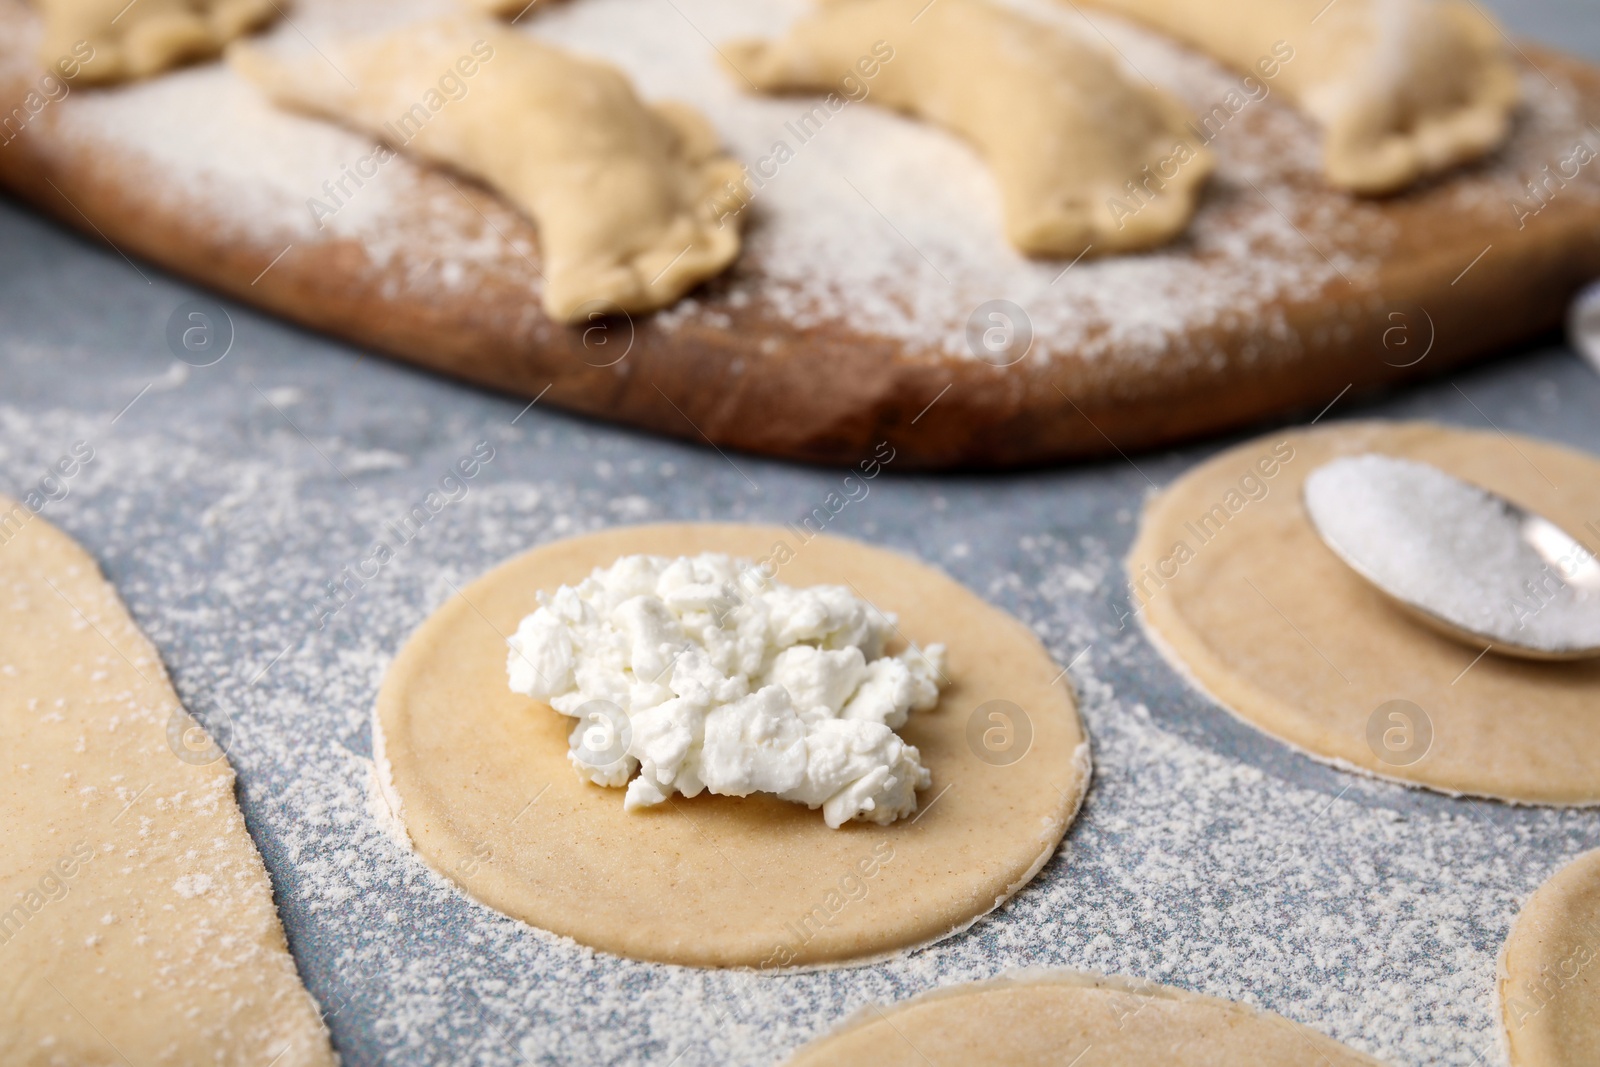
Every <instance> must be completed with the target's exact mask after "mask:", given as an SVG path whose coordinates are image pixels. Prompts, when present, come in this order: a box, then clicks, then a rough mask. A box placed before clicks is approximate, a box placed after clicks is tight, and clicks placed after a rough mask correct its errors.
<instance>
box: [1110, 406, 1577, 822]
mask: <svg viewBox="0 0 1600 1067" xmlns="http://www.w3.org/2000/svg"><path fill="white" fill-rule="evenodd" d="M1280 442H1287V444H1286V445H1285V444H1281V443H1280ZM1274 448H1277V449H1278V455H1277V459H1278V460H1282V457H1283V452H1284V450H1285V449H1288V450H1292V456H1291V457H1290V458H1288V459H1287V460H1282V462H1278V463H1277V464H1276V466H1275V467H1273V465H1272V464H1270V463H1268V462H1267V461H1268V458H1269V457H1272V456H1273V450H1274ZM1361 452H1380V453H1384V454H1386V455H1392V456H1399V457H1402V458H1410V459H1418V460H1422V461H1424V462H1427V463H1432V464H1434V465H1435V466H1437V467H1439V468H1441V469H1442V470H1444V471H1446V472H1448V473H1450V474H1454V475H1456V476H1457V477H1459V478H1463V479H1466V480H1467V481H1471V482H1475V483H1477V484H1479V485H1482V486H1484V487H1485V488H1488V489H1491V490H1493V491H1495V492H1498V493H1500V494H1502V495H1503V496H1506V497H1507V498H1509V499H1511V500H1513V501H1515V502H1517V503H1519V504H1522V505H1524V506H1525V507H1530V508H1532V509H1533V510H1535V511H1538V512H1540V513H1542V514H1543V515H1545V516H1546V517H1548V518H1549V519H1550V520H1551V521H1553V522H1555V523H1557V524H1559V525H1560V526H1562V527H1563V528H1564V529H1565V530H1566V531H1567V532H1568V533H1569V534H1572V535H1573V536H1575V537H1578V538H1579V539H1580V540H1583V541H1585V542H1586V543H1587V544H1588V545H1589V547H1590V548H1591V549H1593V548H1595V547H1596V546H1597V537H1600V533H1597V531H1596V529H1595V527H1594V526H1586V525H1585V524H1586V523H1590V522H1592V521H1593V520H1596V519H1600V498H1597V496H1596V486H1600V462H1597V461H1596V460H1595V459H1594V458H1593V457H1590V456H1586V455H1583V454H1581V453H1577V452H1573V451H1570V450H1568V449H1565V448H1560V447H1557V446H1555V445H1551V444H1546V443H1543V442H1540V441H1534V440H1530V439H1528V438H1524V437H1503V436H1501V435H1500V434H1498V433H1495V432H1492V431H1488V432H1482V433H1479V432H1472V431H1466V430H1458V429H1453V428H1449V427H1444V426H1437V425H1433V424H1430V423H1378V422H1373V423H1342V424H1336V425H1334V426H1329V427H1324V428H1321V429H1315V430H1290V431H1284V432H1283V433H1278V434H1271V435H1269V436H1267V437H1263V438H1259V439H1257V440H1255V441H1251V442H1248V443H1246V444H1243V445H1240V446H1238V447H1236V448H1233V449H1230V450H1228V451H1227V452H1224V453H1222V454H1221V455H1220V456H1217V457H1216V458H1214V459H1211V460H1208V461H1207V462H1205V463H1203V464H1201V465H1200V466H1198V467H1196V468H1195V469H1193V470H1191V471H1190V472H1189V473H1187V474H1185V475H1184V476H1183V477H1182V478H1181V479H1179V480H1178V481H1177V482H1175V483H1174V484H1173V485H1172V486H1170V487H1169V488H1168V489H1167V490H1166V491H1165V492H1164V493H1162V494H1161V495H1160V496H1158V497H1156V498H1155V499H1153V500H1151V501H1150V502H1149V503H1148V504H1147V505H1146V507H1145V514H1144V522H1143V526H1142V528H1141V530H1140V532H1139V537H1138V539H1137V541H1136V542H1135V544H1134V546H1133V550H1132V552H1131V553H1130V554H1129V557H1128V574H1129V575H1130V578H1131V580H1132V582H1133V585H1134V592H1133V596H1132V603H1133V605H1134V606H1135V607H1137V606H1138V605H1140V604H1141V603H1142V604H1144V611H1143V613H1142V619H1143V622H1144V624H1145V627H1146V629H1147V631H1148V632H1149V634H1150V636H1151V638H1152V639H1153V640H1154V641H1155V643H1156V644H1157V646H1158V647H1160V648H1162V649H1163V651H1164V652H1165V653H1166V654H1167V655H1168V658H1169V659H1171V660H1172V661H1173V662H1174V664H1175V665H1176V666H1177V667H1178V668H1179V669H1180V670H1182V671H1184V672H1185V673H1186V674H1188V675H1189V676H1190V677H1192V678H1193V679H1194V680H1195V681H1196V682H1197V683H1198V684H1199V685H1200V686H1201V687H1203V688H1204V689H1205V690H1206V691H1207V692H1208V693H1210V694H1211V695H1212V697H1213V698H1214V699H1215V700H1217V702H1218V703H1220V704H1222V705H1223V706H1224V707H1226V708H1228V709H1229V710H1230V711H1232V712H1234V713H1235V714H1236V715H1238V716H1239V717H1241V718H1243V719H1244V720H1246V721H1247V722H1249V723H1251V724H1253V725H1255V726H1257V727H1259V728H1260V729H1262V730H1265V731H1266V732H1267V733H1269V734H1271V735H1273V736H1274V737H1277V738H1279V739H1281V740H1283V741H1286V742H1288V743H1289V744H1291V745H1293V746H1295V747H1296V748H1299V749H1302V750H1304V751H1305V752H1307V753H1309V754H1310V755H1311V756H1313V757H1314V758H1317V759H1321V760H1325V761H1329V762H1332V763H1335V764H1338V765H1342V766H1345V767H1348V768H1351V769H1355V770H1361V771H1366V772H1369V773H1372V774H1375V775H1378V776H1380V777H1385V778H1392V779H1398V780H1400V781H1403V782H1407V783H1410V784H1414V785H1422V786H1427V787H1429V788H1432V789H1438V790H1441V791H1443V792H1447V793H1456V794H1460V793H1467V794H1472V795H1475V796H1489V797H1498V798H1500V799H1503V800H1512V801H1521V802H1525V803H1530V804H1563V805H1577V804H1595V803H1600V774H1597V773H1596V771H1595V768H1596V767H1600V662H1596V661H1593V660H1591V661H1587V662H1571V663H1534V662H1529V661H1526V660H1516V659H1511V658H1509V657H1502V656H1499V655H1496V654H1494V653H1492V652H1491V653H1489V654H1488V655H1485V656H1483V658H1482V659H1480V660H1478V661H1477V662H1476V663H1474V662H1473V661H1474V658H1475V657H1476V656H1477V655H1478V653H1479V652H1480V651H1482V649H1481V648H1473V647H1471V646H1468V645H1465V644H1460V643H1458V642H1456V641H1454V640H1451V639H1449V638H1446V637H1442V636H1440V635H1438V634H1436V633H1434V632H1433V631H1432V630H1430V629H1428V628H1427V627H1426V626H1425V625H1424V624H1422V623H1421V622H1417V621H1415V620H1413V619H1412V618H1411V617H1409V616H1408V615H1406V614H1405V613H1404V612H1402V611H1401V610H1400V609H1399V608H1396V607H1394V606H1393V605H1392V604H1390V603H1389V602H1388V601H1387V600H1386V599H1385V598H1384V597H1383V595H1382V594H1380V593H1379V592H1378V591H1377V590H1376V589H1374V588H1372V587H1371V586H1370V585H1368V584H1367V583H1366V582H1365V581H1364V580H1363V579H1361V578H1359V577H1357V576H1356V574H1355V573H1354V572H1353V571H1351V570H1350V569H1349V568H1347V567H1346V566H1345V565H1344V564H1343V563H1341V562H1340V561H1339V559H1338V557H1336V556H1335V555H1334V554H1333V553H1332V551H1330V550H1329V549H1328V548H1327V547H1326V546H1324V545H1323V543H1322V542H1321V540H1320V539H1318V537H1317V535H1316V534H1315V532H1313V530H1312V528H1311V523H1310V520H1309V519H1308V518H1307V517H1306V513H1305V509H1304V507H1303V505H1302V503H1301V499H1300V489H1301V485H1302V483H1303V482H1304V481H1305V479H1306V477H1307V476H1308V475H1309V474H1310V473H1311V471H1312V470H1313V469H1315V468H1316V467H1317V466H1319V465H1320V464H1322V463H1324V462H1326V461H1327V460H1329V459H1332V458H1334V457H1335V456H1341V455H1354V454H1358V453H1361ZM1258 462H1259V463H1262V464H1263V465H1264V466H1263V467H1258V466H1257V464H1258ZM1265 469H1273V470H1274V473H1273V475H1272V476H1271V477H1267V476H1266V475H1265V473H1264V470H1265ZM1546 479H1548V481H1547V480H1546ZM1552 483H1553V484H1552ZM1263 493H1264V494H1265V495H1262V494H1263ZM1251 495H1256V496H1259V497H1260V499H1255V500H1252V499H1250V497H1251ZM1206 515H1210V516H1212V517H1211V519H1210V520H1209V523H1208V525H1207V526H1206V527H1205V528H1204V530H1203V531H1202V530H1201V527H1200V526H1199V525H1198V524H1199V523H1200V522H1201V518H1202V516H1206ZM1219 530H1220V532H1218V531H1219ZM1197 531H1198V532H1197ZM1200 532H1204V533H1206V534H1207V535H1208V536H1209V538H1210V539H1209V540H1207V541H1202V539H1201V537H1200ZM1180 544H1181V545H1182V547H1181V548H1180ZM1252 583H1253V586H1254V587H1253V588H1252ZM1393 700H1403V701H1409V702H1411V704H1414V705H1416V706H1417V707H1418V708H1420V709H1421V712H1422V714H1421V715H1420V716H1419V715H1418V714H1417V712H1416V711H1414V710H1411V709H1409V708H1408V707H1406V706H1403V705H1399V706H1391V707H1388V708H1384V707H1383V706H1384V705H1386V704H1388V702H1389V701H1393ZM1395 715H1399V716H1400V718H1394V717H1393V716H1395ZM1391 731H1393V732H1391ZM1430 735H1431V740H1430V739H1429V738H1430ZM1369 739H1370V740H1369ZM1380 752H1381V753H1383V755H1382V756H1381V757H1380V755H1379V753H1380Z"/></svg>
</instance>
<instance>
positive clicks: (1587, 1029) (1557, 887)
mask: <svg viewBox="0 0 1600 1067" xmlns="http://www.w3.org/2000/svg"><path fill="white" fill-rule="evenodd" d="M1500 1011H1501V1016H1502V1018H1503V1020H1504V1022H1505V1027H1506V1040H1507V1043H1508V1045H1509V1047H1510V1050H1511V1067H1593V1065H1594V1064H1597V1063H1600V851H1597V852H1589V853H1585V854H1584V855H1582V856H1579V857H1578V858H1577V859H1576V860H1574V861H1573V862H1572V863H1570V864H1568V865H1567V866H1566V867H1563V868H1562V869H1561V870H1560V871H1558V872H1556V875H1555V877H1553V878H1551V879H1550V880H1549V881H1548V882H1546V883H1545V884H1544V885H1542V886H1540V887H1539V891H1538V892H1536V893H1534V894H1533V896H1532V897H1531V898H1529V900H1528V903H1527V906H1525V907H1524V908H1523V909H1522V914H1521V915H1520V916H1518V918H1517V925H1516V926H1515V927H1514V928H1513V929H1512V931H1511V937H1510V939H1509V940H1507V941H1506V947H1505V951H1504V952H1503V953H1502V954H1501V957H1500Z"/></svg>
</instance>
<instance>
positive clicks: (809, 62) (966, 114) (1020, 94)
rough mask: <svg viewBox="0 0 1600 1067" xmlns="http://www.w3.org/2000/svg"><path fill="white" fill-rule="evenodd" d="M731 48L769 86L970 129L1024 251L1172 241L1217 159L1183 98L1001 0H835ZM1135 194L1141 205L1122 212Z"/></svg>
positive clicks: (1068, 251)
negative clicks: (1190, 125) (1201, 141)
mask: <svg viewBox="0 0 1600 1067" xmlns="http://www.w3.org/2000/svg"><path fill="white" fill-rule="evenodd" d="M721 50H722V53H723V55H724V56H726V57H727V60H728V62H729V63H730V64H731V65H732V66H733V67H734V68H735V70H736V71H737V73H738V75H739V76H741V77H742V78H743V79H747V80H748V81H749V83H751V84H753V85H755V86H756V87H757V88H759V89H761V90H764V91H770V92H818V93H830V92H831V93H832V94H833V95H832V97H830V103H831V102H832V101H833V100H843V99H846V98H854V99H859V100H866V101H871V102H876V103H879V104H883V105H885V106H887V107H892V108H896V109H898V110H900V111H904V112H908V113H910V114H913V115H916V116H919V117H921V118H924V119H927V120H928V121H930V122H936V123H938V124H940V125H943V126H946V127H949V128H950V129H951V130H953V131H954V132H956V133H958V134H960V135H962V136H963V137H965V138H966V139H967V140H969V141H971V142H972V144H973V145H975V146H976V147H977V149H978V151H979V152H981V153H982V154H983V156H984V158H985V159H986V160H987V161H988V163H989V166H990V168H991V170H992V171H993V173H994V176H995V181H996V182H997V183H998V185H999V187H1000V196H1001V200H1002V202H1003V207H1004V212H1005V228H1006V236H1007V237H1008V238H1009V239H1010V240H1011V243H1012V244H1014V245H1015V246H1016V247H1017V248H1018V249H1020V250H1021V251H1023V252H1026V253H1028V254H1029V255H1035V256H1060V257H1073V256H1077V255H1079V254H1080V253H1083V252H1085V251H1088V250H1093V251H1094V252H1096V253H1100V254H1103V253H1107V252H1117V251H1129V250H1133V249H1140V248H1150V247H1152V246H1155V245H1160V244H1163V243H1165V242H1167V241H1169V240H1171V239H1172V238H1173V237H1175V236H1177V235H1178V234H1179V233H1181V232H1182V231H1183V228H1184V227H1185V226H1186V225H1187V224H1188V221H1189V216H1190V215H1192V214H1193V213H1194V206H1195V199H1196V197H1197V195H1198V192H1199V189H1200V186H1201V183H1202V182H1203V181H1204V179H1205V177H1206V175H1207V174H1208V173H1210V170H1211V165H1212V161H1211V156H1210V154H1209V153H1208V152H1207V151H1206V150H1205V149H1204V148H1203V147H1199V146H1197V145H1194V144H1193V143H1192V142H1193V141H1194V137H1193V135H1192V134H1190V133H1188V131H1187V130H1186V128H1185V123H1186V122H1187V121H1188V115H1187V113H1186V112H1185V111H1184V110H1183V108H1182V107H1181V106H1180V105H1179V104H1178V103H1177V102H1176V101H1174V100H1173V99H1171V98H1170V97H1168V96H1166V95H1165V94H1164V93H1162V92H1160V91H1158V90H1156V89H1154V88H1151V87H1149V86H1146V85H1142V84H1136V83H1134V82H1133V81H1130V79H1129V77H1128V76H1126V75H1124V74H1123V73H1122V71H1121V70H1119V69H1118V66H1117V62H1116V59H1115V57H1114V56H1112V55H1111V54H1110V53H1108V52H1106V51H1105V50H1104V49H1103V48H1102V47H1101V46H1099V45H1097V44H1094V43H1092V42H1089V41H1086V40H1084V39H1081V38H1080V37H1078V36H1077V35H1075V34H1074V33H1073V32H1071V31H1069V30H1066V29H1063V28H1062V27H1059V26H1056V25H1053V24H1050V23H1046V22H1043V21H1040V20H1038V19H1035V18H1032V17H1029V16H1027V15H1024V14H1021V13H1019V12H1017V11H1015V10H1013V9H1011V8H1008V7H1003V6H1001V5H1000V4H997V3H993V2H991V0H938V2H937V3H933V4H929V3H927V0H832V2H829V3H825V4H823V5H822V6H821V7H820V9H819V10H817V11H816V12H814V13H813V14H810V15H807V16H806V17H804V18H802V19H801V20H800V21H799V22H797V23H796V24H795V25H794V26H793V27H792V28H791V29H790V30H789V33H788V34H787V35H786V36H785V37H783V38H782V39H780V40H777V41H770V42H763V41H735V42H731V43H729V44H727V45H724V46H723V47H722V49H721ZM1135 190H1137V191H1138V192H1137V196H1136V202H1138V203H1141V204H1142V206H1141V207H1139V208H1138V210H1137V211H1133V212H1131V213H1130V212H1128V211H1127V210H1126V209H1125V205H1124V210H1121V211H1119V210H1116V207H1115V205H1114V204H1113V201H1117V202H1119V203H1121V202H1124V201H1126V200H1127V198H1128V197H1129V196H1130V194H1132V193H1134V192H1135Z"/></svg>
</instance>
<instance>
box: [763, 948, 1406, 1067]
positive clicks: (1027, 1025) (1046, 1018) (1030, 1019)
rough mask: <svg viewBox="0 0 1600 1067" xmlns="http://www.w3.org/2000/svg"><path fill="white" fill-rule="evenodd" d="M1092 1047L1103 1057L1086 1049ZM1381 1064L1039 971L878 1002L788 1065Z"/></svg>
mask: <svg viewBox="0 0 1600 1067" xmlns="http://www.w3.org/2000/svg"><path fill="white" fill-rule="evenodd" d="M1090 1049H1092V1050H1093V1051H1092V1054H1090V1055H1085V1052H1086V1050H1090ZM1080 1062H1081V1063H1082V1064H1083V1065H1084V1067H1089V1065H1091V1064H1092V1065H1093V1067H1148V1065H1153V1064H1161V1065H1162V1067H1238V1065H1241V1064H1250V1065H1251V1067H1378V1062H1379V1061H1377V1060H1375V1059H1373V1058H1372V1057H1371V1056H1368V1055H1365V1054H1364V1053H1361V1052H1357V1051H1356V1050H1354V1049H1352V1048H1349V1047H1348V1046H1346V1045H1341V1044H1340V1043H1339V1042H1337V1041H1335V1040H1333V1039H1332V1038H1330V1037H1327V1036H1326V1035H1324V1034H1320V1033H1318V1032H1317V1031H1315V1030H1312V1029H1311V1028H1310V1027H1306V1026H1301V1025H1299V1024H1298V1023H1293V1022H1290V1021H1289V1020H1288V1019H1285V1018H1284V1017H1283V1016H1281V1015H1276V1014H1274V1013H1272V1012H1268V1011H1261V1010H1258V1009H1256V1008H1252V1007H1250V1006H1248V1005H1245V1004H1238V1003H1235V1002H1233V1001H1228V1000H1219V999H1217V998H1215V997H1205V996H1200V995H1199V994H1197V993H1190V992H1187V991H1185V990H1181V989H1173V988H1170V987H1168V986H1160V985H1156V984H1155V983H1153V982H1148V981H1143V980H1139V979H1132V978H1122V977H1103V976H1101V975H1093V974H1077V973H1074V972H1071V971H1059V970H1053V969H1052V970H1045V969H1040V970H1034V971H1022V972H1018V973H1016V974H1015V975H1012V976H1008V977H1003V978H998V979H994V980H991V981H987V982H972V983H968V984H964V985H959V986H951V987H946V988H943V989H936V990H934V991H933V992H931V993H927V994H924V995H923V996H920V997H915V998H913V999H912V1000H909V1001H906V1002H905V1003H903V1004H899V1005H896V1006H894V1007H891V1008H888V1009H887V1010H882V1009H878V1008H876V1007H869V1008H867V1009H866V1010H864V1011H862V1012H860V1013H859V1014H858V1017H857V1018H856V1019H855V1020H853V1021H852V1022H847V1023H846V1024H845V1025H844V1026H843V1027H842V1028H840V1029H839V1030H837V1031H835V1032H834V1033H832V1034H829V1035H827V1036H825V1037H822V1038H819V1039H817V1040H816V1041H814V1042H812V1043H811V1044H809V1045H807V1046H805V1047H804V1048H802V1049H801V1050H800V1051H799V1052H798V1053H797V1054H796V1055H795V1057H794V1058H793V1059H791V1060H790V1061H789V1067H901V1065H904V1067H930V1065H931V1067H946V1065H949V1067H956V1065H964V1064H973V1063H982V1064H988V1065H992V1067H1063V1065H1067V1064H1077V1063H1080Z"/></svg>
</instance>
